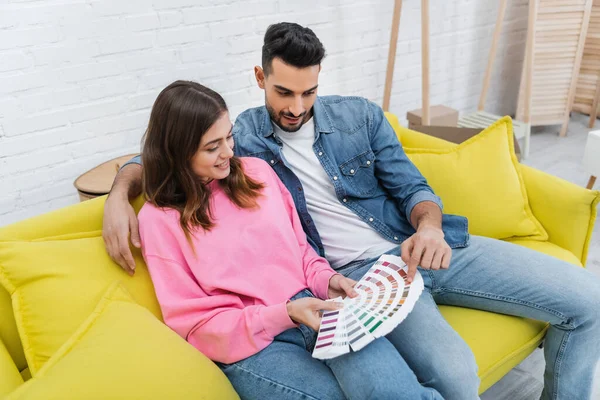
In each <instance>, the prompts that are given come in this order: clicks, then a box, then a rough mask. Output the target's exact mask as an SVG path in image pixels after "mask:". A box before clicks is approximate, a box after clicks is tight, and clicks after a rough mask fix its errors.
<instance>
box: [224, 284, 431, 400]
mask: <svg viewBox="0 0 600 400" xmlns="http://www.w3.org/2000/svg"><path fill="white" fill-rule="evenodd" d="M307 296H312V294H311V292H310V291H308V290H303V291H301V292H300V293H298V294H297V295H296V296H294V297H293V298H292V300H293V299H299V298H302V297H307ZM316 336H317V333H316V332H315V331H314V330H312V329H311V328H309V327H307V326H305V325H300V326H299V327H298V328H293V329H288V330H287V331H285V332H283V333H281V334H279V335H278V336H277V337H275V340H274V341H273V343H271V344H270V345H269V346H267V347H266V348H265V349H263V350H262V351H260V352H258V353H257V354H255V355H253V356H251V357H248V358H246V359H244V360H241V361H238V362H236V363H234V364H219V363H217V364H218V365H219V367H220V368H221V369H222V370H223V372H224V373H225V375H227V377H228V378H229V380H230V381H231V384H232V385H233V387H234V388H235V390H236V391H237V392H238V394H239V395H240V397H241V398H242V399H258V400H269V399H276V400H288V399H289V400H292V399H293V400H298V399H313V400H317V399H318V400H327V399H331V400H338V399H340V400H341V399H357V400H365V399H374V400H387V399H389V400H401V399H406V400H417V399H431V400H437V399H442V396H440V394H439V393H438V392H437V391H436V390H435V389H432V388H428V387H425V386H422V385H421V384H420V383H419V381H418V380H417V377H416V376H415V374H414V373H413V372H412V370H411V369H410V368H409V367H408V365H407V364H406V362H405V361H404V359H403V358H402V357H401V356H400V354H399V353H398V351H396V349H395V348H394V346H393V345H392V344H391V343H390V341H389V340H387V339H386V338H379V339H376V340H374V341H373V342H371V343H369V344H368V345H367V346H366V347H365V348H363V349H362V350H360V351H358V352H350V353H348V354H344V355H342V356H340V357H337V358H334V359H331V360H318V359H316V358H312V355H311V353H312V350H313V348H314V345H315V341H316Z"/></svg>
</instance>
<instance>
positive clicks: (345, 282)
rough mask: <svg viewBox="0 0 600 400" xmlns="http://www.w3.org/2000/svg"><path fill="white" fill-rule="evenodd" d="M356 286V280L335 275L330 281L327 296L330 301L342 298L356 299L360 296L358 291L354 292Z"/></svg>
mask: <svg viewBox="0 0 600 400" xmlns="http://www.w3.org/2000/svg"><path fill="white" fill-rule="evenodd" d="M354 285H356V281H355V280H352V279H350V278H346V277H345V276H343V275H340V274H335V275H333V276H332V277H331V278H330V279H329V288H328V290H327V296H328V297H329V298H330V299H335V298H336V297H340V296H341V297H346V296H348V297H350V298H354V297H356V296H358V293H356V290H354Z"/></svg>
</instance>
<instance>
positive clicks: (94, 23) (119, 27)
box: [61, 16, 126, 39]
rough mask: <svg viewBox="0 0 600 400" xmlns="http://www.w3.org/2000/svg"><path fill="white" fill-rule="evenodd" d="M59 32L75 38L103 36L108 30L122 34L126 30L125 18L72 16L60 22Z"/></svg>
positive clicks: (115, 33)
mask: <svg viewBox="0 0 600 400" xmlns="http://www.w3.org/2000/svg"><path fill="white" fill-rule="evenodd" d="M61 32H62V33H63V35H65V37H71V38H77V39H90V38H103V37H104V36H106V34H107V33H108V32H110V34H111V35H113V36H116V35H122V34H124V33H125V32H126V23H125V19H123V18H122V17H120V16H118V17H105V18H97V17H96V18H94V17H93V16H90V17H89V18H74V19H73V20H71V21H69V22H68V23H64V22H63V23H62V24H61Z"/></svg>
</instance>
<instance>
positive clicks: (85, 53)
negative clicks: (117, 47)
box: [31, 38, 100, 67]
mask: <svg viewBox="0 0 600 400" xmlns="http://www.w3.org/2000/svg"><path fill="white" fill-rule="evenodd" d="M31 52H32V54H33V59H34V61H35V64H36V66H51V67H59V66H62V65H65V64H79V63H84V62H86V61H88V62H89V61H91V60H92V59H93V57H95V56H97V55H98V54H100V47H99V46H98V43H97V42H96V41H91V40H81V39H74V38H67V39H65V40H64V41H62V42H60V43H56V44H52V45H45V46H36V47H35V48H32V49H31Z"/></svg>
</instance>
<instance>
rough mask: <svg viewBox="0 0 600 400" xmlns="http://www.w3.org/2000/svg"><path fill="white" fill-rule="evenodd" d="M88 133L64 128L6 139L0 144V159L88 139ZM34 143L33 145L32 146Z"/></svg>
mask: <svg viewBox="0 0 600 400" xmlns="http://www.w3.org/2000/svg"><path fill="white" fill-rule="evenodd" d="M90 136H91V134H90V133H89V131H86V130H81V129H79V128H77V127H65V128H57V129H50V130H46V131H43V132H41V133H34V134H30V135H20V136H15V137H8V138H6V140H3V141H1V142H0V158H1V157H10V156H15V155H21V154H26V153H28V152H31V151H32V150H43V149H47V148H52V147H55V146H57V144H58V143H60V144H59V145H63V144H66V143H70V142H74V141H77V140H83V139H85V138H87V137H90ZM33 143H35V145H33Z"/></svg>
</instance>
